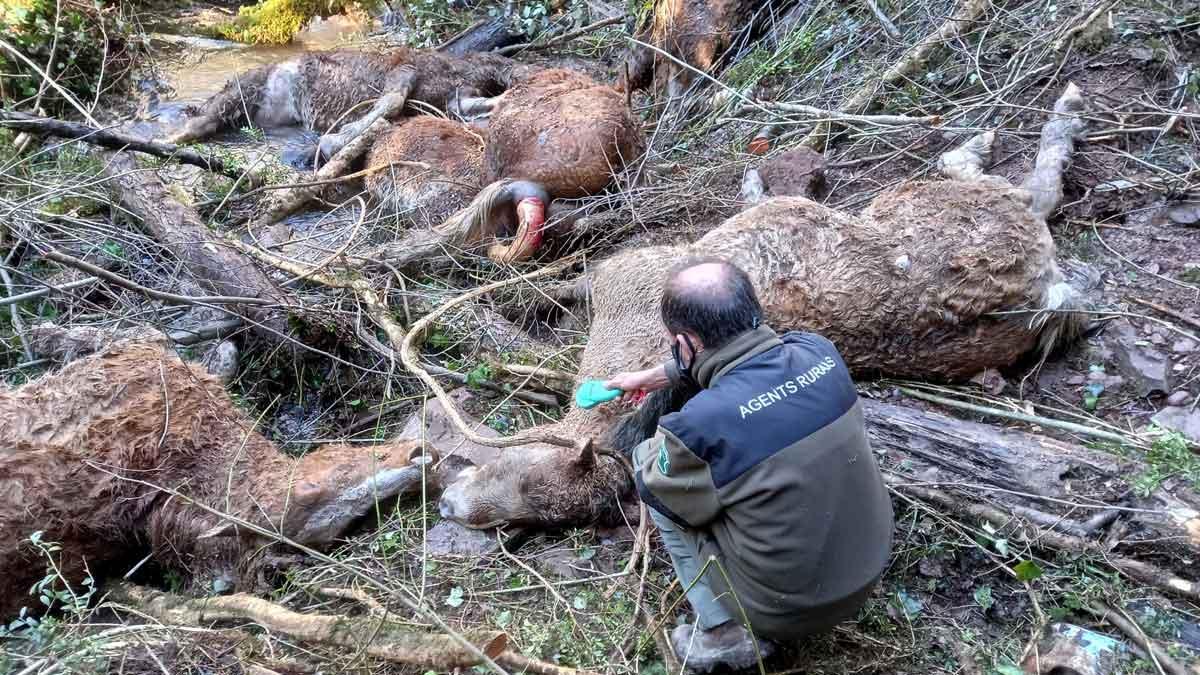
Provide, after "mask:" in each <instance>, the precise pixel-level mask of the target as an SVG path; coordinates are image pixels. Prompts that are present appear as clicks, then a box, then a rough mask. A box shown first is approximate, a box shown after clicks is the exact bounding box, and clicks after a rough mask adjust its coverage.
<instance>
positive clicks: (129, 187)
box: [93, 153, 300, 342]
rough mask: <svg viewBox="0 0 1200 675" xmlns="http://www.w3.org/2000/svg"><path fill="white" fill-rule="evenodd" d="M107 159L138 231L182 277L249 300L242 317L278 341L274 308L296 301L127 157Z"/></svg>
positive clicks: (283, 326) (279, 323)
mask: <svg viewBox="0 0 1200 675" xmlns="http://www.w3.org/2000/svg"><path fill="white" fill-rule="evenodd" d="M106 159H107V160H108V165H107V166H106V167H105V173H106V174H107V175H108V176H109V180H110V183H111V184H112V185H113V186H114V188H115V189H116V192H117V195H118V197H119V199H120V202H121V205H122V206H124V207H125V208H127V209H129V211H131V212H132V213H133V214H135V215H137V216H138V217H139V218H141V221H142V227H143V228H144V229H145V230H146V231H147V232H148V233H149V234H150V235H151V236H152V237H153V238H154V239H155V240H156V241H157V242H158V243H160V244H162V245H163V246H164V247H166V248H167V250H169V251H170V252H171V254H172V255H174V256H175V257H176V258H177V259H178V260H179V261H180V263H182V269H183V270H184V271H185V273H186V274H188V275H190V276H191V277H192V278H194V279H196V280H197V281H199V282H200V283H201V284H202V285H204V286H206V287H207V288H208V289H209V290H210V291H212V292H213V293H214V294H215V295H217V296H220V297H233V296H238V297H248V298H250V299H251V300H250V301H247V302H244V303H241V304H244V305H247V306H248V307H249V309H248V311H247V315H248V316H249V318H250V319H251V320H252V322H253V323H254V325H255V331H256V332H257V333H258V334H260V335H262V336H263V337H264V338H265V339H267V340H269V341H271V342H278V341H279V340H281V339H284V337H286V336H287V335H288V333H289V328H288V323H287V317H286V316H285V315H284V313H283V312H279V311H275V309H274V308H281V307H298V306H299V304H300V303H299V301H297V300H296V299H295V298H293V297H292V296H291V295H290V294H289V293H287V292H286V291H284V290H283V289H281V288H279V287H278V286H276V285H275V283H273V282H272V281H271V279H270V278H269V277H267V275H266V274H265V273H263V271H262V270H260V269H259V268H258V267H256V266H255V264H254V261H252V260H250V259H248V258H247V257H245V256H244V255H242V254H241V253H239V252H237V251H236V250H234V249H233V248H231V247H230V246H228V245H227V244H226V243H225V242H224V241H223V240H222V239H220V238H219V237H218V236H217V235H215V234H214V233H213V232H212V230H210V229H209V228H208V227H207V226H206V225H205V224H204V222H203V221H201V220H200V216H199V215H198V214H197V213H196V210H195V209H193V208H191V207H190V206H187V205H184V204H183V203H182V202H180V201H179V200H178V199H177V198H175V196H174V195H172V194H171V191H170V190H168V189H167V187H166V186H165V185H164V184H163V183H162V181H161V180H159V179H158V177H157V175H155V174H154V172H152V171H146V170H143V169H140V168H139V167H138V166H137V165H136V164H135V163H134V161H133V158H132V156H131V155H129V154H128V153H116V154H111V153H106ZM93 274H94V275H95V276H103V275H101V274H99V273H93ZM176 297H180V296H176ZM268 308H271V309H268Z"/></svg>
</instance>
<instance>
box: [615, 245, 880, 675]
mask: <svg viewBox="0 0 1200 675" xmlns="http://www.w3.org/2000/svg"><path fill="white" fill-rule="evenodd" d="M662 318H663V323H664V324H665V325H666V329H667V331H668V333H669V335H670V337H671V340H672V353H673V356H674V358H673V359H672V360H671V361H668V362H667V363H666V364H665V365H663V366H658V367H655V368H651V369H649V370H645V371H639V372H633V373H622V374H620V375H616V376H614V377H613V378H612V379H610V380H609V381H608V382H607V386H608V387H610V388H618V389H621V390H623V391H624V392H625V393H624V396H625V397H629V396H632V395H633V394H634V393H635V392H637V391H638V390H643V391H650V390H654V389H659V388H662V387H665V386H668V385H677V384H679V383H681V382H684V381H686V380H691V381H693V382H694V384H695V385H698V386H699V387H700V388H701V390H700V392H699V393H698V394H696V395H695V396H694V397H693V398H692V399H691V400H689V401H688V402H687V404H686V405H684V406H683V408H682V409H681V410H680V411H679V412H676V413H672V414H668V415H664V416H663V417H662V418H661V419H660V420H659V426H658V428H657V432H656V434H655V435H654V436H653V437H652V438H650V439H649V440H647V441H645V442H644V443H642V444H640V445H638V446H637V447H636V448H635V449H634V465H635V467H636V468H637V471H636V473H637V484H638V491H639V493H640V494H641V498H642V500H643V501H644V502H645V503H646V505H647V506H648V507H649V509H650V515H651V518H652V519H653V520H654V522H655V524H656V525H657V526H658V529H659V532H660V533H661V535H662V539H663V542H664V543H665V545H666V547H667V549H668V551H669V552H670V555H671V560H672V562H673V563H674V567H675V573H676V574H677V575H678V577H679V581H680V583H681V584H682V585H683V587H684V588H688V587H689V585H690V589H689V590H688V591H687V598H688V601H689V602H690V603H691V605H692V608H693V609H694V610H695V612H696V622H695V626H693V625H684V626H680V627H678V628H677V629H676V630H675V632H674V633H673V634H672V636H671V638H672V643H673V646H674V648H675V651H676V653H677V654H679V657H680V659H681V660H684V661H685V662H686V663H687V665H688V666H690V667H692V668H694V669H699V670H711V669H712V668H713V667H714V666H716V665H718V664H723V665H726V666H731V667H734V668H745V667H748V666H750V665H753V664H754V663H755V662H756V660H757V654H759V653H761V654H762V656H764V657H766V656H768V655H769V654H770V653H771V652H772V651H773V650H774V648H773V646H772V643H771V641H776V642H782V641H793V640H796V639H798V638H800V637H802V636H805V635H810V634H813V633H817V632H823V631H826V630H829V629H831V628H832V627H833V626H834V625H835V624H837V623H840V622H841V621H843V620H846V619H850V618H852V617H853V616H854V615H855V614H856V613H857V612H858V610H859V609H860V608H861V607H862V606H863V604H864V603H865V602H866V600H867V598H868V596H869V595H870V594H871V592H872V590H873V588H874V587H875V585H876V584H877V583H878V581H879V578H880V576H881V574H882V572H883V570H884V567H885V566H886V564H887V560H888V557H889V555H890V553H891V539H892V530H893V514H892V505H891V501H890V499H889V498H888V494H887V491H886V489H885V488H884V484H883V478H882V476H881V475H880V473H879V468H878V466H877V465H876V462H875V458H874V456H873V455H872V453H871V448H870V445H869V443H868V439H867V434H866V429H865V427H864V422H863V414H862V408H861V404H860V403H859V402H858V395H857V392H856V391H855V388H854V384H853V382H852V381H851V378H850V374H849V372H848V371H847V369H846V364H845V363H844V362H843V361H842V358H841V356H840V355H839V354H838V352H837V349H836V348H835V347H834V346H833V344H832V343H830V342H829V341H828V340H826V339H825V338H823V337H820V336H818V335H815V334H812V333H801V332H791V333H788V334H786V335H784V336H782V338H781V337H779V336H777V335H776V334H775V332H774V331H773V330H772V329H771V328H770V327H768V326H767V325H765V324H764V323H763V319H762V308H761V306H760V305H759V301H758V299H757V297H756V296H755V292H754V287H753V285H752V284H751V282H750V279H749V278H748V277H747V276H746V274H745V273H744V272H743V271H742V270H740V269H738V268H737V267H736V266H734V265H732V264H730V263H727V262H723V261H692V262H689V263H685V264H684V265H683V266H681V267H680V268H677V269H676V270H675V271H674V272H673V273H672V274H671V276H670V277H669V279H668V281H667V284H666V287H665V289H664V292H663V297H662ZM696 628H698V629H699V630H696ZM747 628H748V629H749V630H747ZM756 638H757V639H758V644H757V647H758V649H757V650H756V649H755V639H756Z"/></svg>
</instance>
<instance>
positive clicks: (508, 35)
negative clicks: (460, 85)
mask: <svg viewBox="0 0 1200 675" xmlns="http://www.w3.org/2000/svg"><path fill="white" fill-rule="evenodd" d="M524 38H525V35H524V34H522V33H514V32H513V31H512V29H511V28H510V27H509V22H508V20H507V19H506V18H505V17H503V16H497V17H495V18H493V19H480V20H479V21H476V22H475V23H473V24H471V25H470V26H467V27H466V28H465V29H463V30H462V32H460V33H458V34H457V35H454V36H453V37H451V38H450V39H449V40H446V41H445V42H443V43H442V44H441V45H438V47H437V50H438V51H439V52H445V53H446V54H450V55H452V56H466V55H467V54H470V53H472V52H490V51H492V50H493V49H502V48H504V47H507V46H509V45H514V44H517V43H519V42H520V41H521V40H523V39H524Z"/></svg>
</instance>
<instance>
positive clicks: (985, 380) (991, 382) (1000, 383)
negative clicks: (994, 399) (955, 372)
mask: <svg viewBox="0 0 1200 675" xmlns="http://www.w3.org/2000/svg"><path fill="white" fill-rule="evenodd" d="M971 382H973V383H975V384H977V385H979V387H980V388H981V389H983V390H984V391H986V392H988V393H989V394H991V395H993V396H995V395H996V394H999V393H1000V392H1002V391H1004V388H1005V387H1007V386H1008V382H1006V381H1005V380H1004V376H1003V375H1001V374H1000V371H998V370H996V369H995V368H988V369H987V370H984V371H981V372H980V373H978V374H976V375H975V377H972V378H971Z"/></svg>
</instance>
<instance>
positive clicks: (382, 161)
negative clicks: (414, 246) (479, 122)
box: [364, 115, 484, 227]
mask: <svg viewBox="0 0 1200 675" xmlns="http://www.w3.org/2000/svg"><path fill="white" fill-rule="evenodd" d="M483 148H484V136H483V135H482V133H481V132H480V130H478V129H474V128H472V127H471V126H469V125H467V124H463V123H461V122H455V121H453V120H448V119H445V118H441V117H433V116H428V115H422V116H419V117H412V118H409V119H405V120H401V121H400V122H399V123H397V124H396V125H395V126H393V127H392V128H391V129H390V130H388V131H387V132H386V133H385V134H384V135H383V136H382V137H380V139H379V140H378V141H377V142H376V143H375V144H374V145H373V146H372V147H371V150H370V151H369V152H368V154H367V162H366V164H367V168H368V169H377V168H380V167H384V166H386V165H388V164H389V163H390V162H395V161H407V162H424V163H425V164H428V165H429V167H430V168H429V169H428V170H426V169H421V168H419V167H414V166H391V167H390V168H386V169H382V170H380V171H377V172H375V173H371V174H369V175H368V176H367V177H366V179H365V181H364V182H365V184H366V188H367V191H368V192H370V193H371V195H372V196H373V197H374V198H375V199H376V200H377V201H378V202H380V203H381V204H383V205H384V206H385V208H388V209H390V210H393V211H396V212H400V213H405V214H407V215H408V217H410V218H412V219H413V220H414V222H415V224H416V225H417V226H419V227H433V226H435V225H440V224H441V223H442V222H443V221H445V220H446V219H447V218H448V217H450V215H452V214H453V213H454V212H455V211H457V210H459V209H461V208H462V207H464V206H466V205H467V204H469V203H470V201H471V199H472V198H474V197H475V195H476V194H477V193H478V192H479V190H480V188H481V187H482V186H483V185H482V182H481V181H482V176H483Z"/></svg>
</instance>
